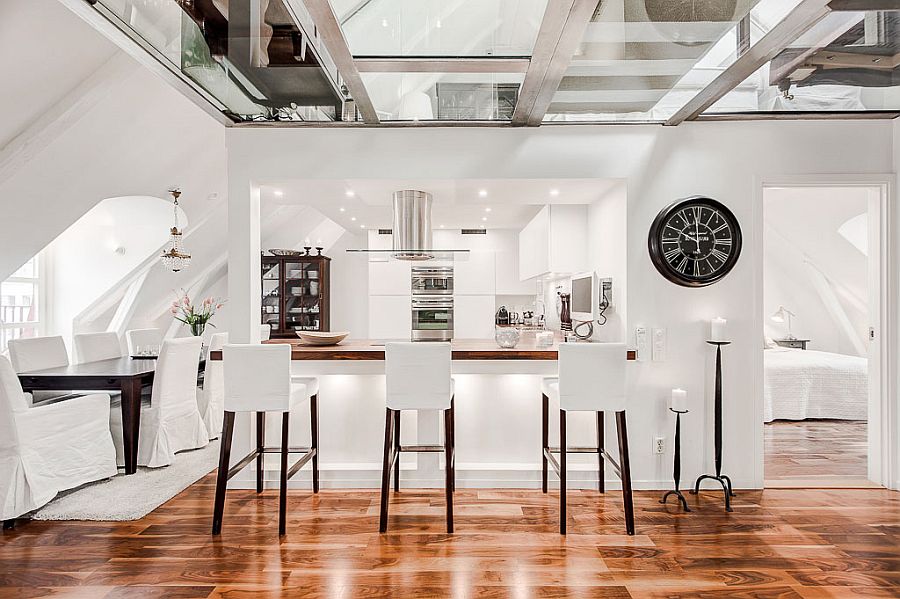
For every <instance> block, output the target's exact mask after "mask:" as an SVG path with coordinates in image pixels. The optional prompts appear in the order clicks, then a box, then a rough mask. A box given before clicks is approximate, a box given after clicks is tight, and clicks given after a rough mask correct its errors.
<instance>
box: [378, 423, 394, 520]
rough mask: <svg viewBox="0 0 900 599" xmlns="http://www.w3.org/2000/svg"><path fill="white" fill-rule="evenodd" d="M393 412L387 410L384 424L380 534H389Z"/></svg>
mask: <svg viewBox="0 0 900 599" xmlns="http://www.w3.org/2000/svg"><path fill="white" fill-rule="evenodd" d="M391 412H392V410H391V409H390V408H387V410H386V413H387V415H386V416H385V422H384V466H383V467H382V469H381V516H380V518H379V523H378V532H387V520H388V494H389V493H390V492H391V451H392V450H393V442H392V440H391V437H392V436H393V435H392V434H391V432H392V431H393V428H394V426H393V425H394V422H393V420H394V418H393V414H392V413H391Z"/></svg>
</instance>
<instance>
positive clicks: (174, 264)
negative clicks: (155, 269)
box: [160, 189, 191, 272]
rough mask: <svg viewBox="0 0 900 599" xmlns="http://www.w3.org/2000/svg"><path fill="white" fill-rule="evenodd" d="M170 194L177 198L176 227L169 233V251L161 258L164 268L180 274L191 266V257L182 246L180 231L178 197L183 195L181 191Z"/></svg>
mask: <svg viewBox="0 0 900 599" xmlns="http://www.w3.org/2000/svg"><path fill="white" fill-rule="evenodd" d="M169 193H171V194H172V197H173V198H175V206H174V207H175V226H174V227H172V228H171V230H170V231H169V234H170V235H171V240H170V241H169V249H167V250H166V251H164V252H163V253H162V256H160V258H162V263H163V266H165V267H166V268H168V269H169V270H171V271H172V272H178V271H180V270H183V269H185V268H187V267H188V266H190V264H191V255H190V254H188V253H187V252H186V251H185V250H184V247H183V246H182V245H181V239H182V235H181V231H180V230H179V229H178V197H179V196H180V195H181V191H180V190H178V189H173V190H171V191H170V192H169Z"/></svg>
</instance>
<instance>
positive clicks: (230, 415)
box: [212, 343, 319, 535]
mask: <svg viewBox="0 0 900 599" xmlns="http://www.w3.org/2000/svg"><path fill="white" fill-rule="evenodd" d="M222 363H223V366H224V371H225V372H224V377H225V422H224V429H223V431H222V446H221V451H220V452H219V472H218V475H217V478H216V499H215V505H214V509H213V526H212V534H214V535H217V534H219V533H220V532H222V516H223V513H224V511H225V488H226V486H227V484H228V480H229V479H230V478H231V477H232V476H234V475H235V474H237V473H238V472H240V471H241V470H243V469H244V468H245V467H246V466H247V465H248V464H250V462H252V461H253V460H254V458H255V459H256V492H257V493H261V492H262V486H263V485H262V482H263V479H262V477H263V457H264V455H265V454H267V453H280V454H281V485H280V488H281V496H280V502H279V511H278V534H280V535H283V534H284V533H285V529H286V521H287V481H288V479H289V478H291V477H292V476H294V474H296V473H297V471H299V470H300V468H302V467H303V466H305V465H306V464H307V462H309V461H310V460H312V461H313V492H314V493H318V492H319V472H318V460H317V457H318V453H319V451H318V449H319V448H318V445H319V443H318V428H319V427H318V400H319V397H318V393H319V381H318V379H315V378H308V379H305V382H303V383H298V382H296V380H295V381H293V382H292V381H291V346H290V345H289V344H287V343H278V344H271V345H261V344H247V345H232V344H228V345H225V347H223V348H222ZM306 400H310V418H311V429H312V438H311V444H310V447H296V448H293V447H288V432H289V424H290V412H291V410H292V409H294V408H296V407H298V406H300V405H301V404H302V403H304V402H305V401H306ZM235 412H256V448H255V449H254V450H253V451H251V452H250V453H248V454H247V455H246V456H244V457H243V458H242V459H241V460H240V461H239V462H238V463H237V464H235V465H234V466H230V461H231V440H232V437H233V435H234V415H235ZM266 412H281V414H282V417H281V448H277V447H265V416H266ZM289 453H302V454H304V455H303V457H302V458H300V459H299V460H297V462H296V463H295V464H294V465H293V466H291V467H290V468H288V454H289Z"/></svg>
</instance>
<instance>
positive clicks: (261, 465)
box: [256, 412, 266, 493]
mask: <svg viewBox="0 0 900 599" xmlns="http://www.w3.org/2000/svg"><path fill="white" fill-rule="evenodd" d="M265 446H266V413H265V412H257V413H256V492H257V493H262V492H263V474H264V472H263V471H264V469H265V467H266V466H265V461H264V458H265V454H264V453H263V448H265Z"/></svg>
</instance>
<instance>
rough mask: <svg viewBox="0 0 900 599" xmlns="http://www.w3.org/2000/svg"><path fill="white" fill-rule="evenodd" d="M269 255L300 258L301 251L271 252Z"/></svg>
mask: <svg viewBox="0 0 900 599" xmlns="http://www.w3.org/2000/svg"><path fill="white" fill-rule="evenodd" d="M269 253H270V254H272V255H273V256H299V255H300V253H301V252H300V251H299V250H278V249H276V250H269Z"/></svg>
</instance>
